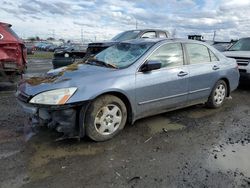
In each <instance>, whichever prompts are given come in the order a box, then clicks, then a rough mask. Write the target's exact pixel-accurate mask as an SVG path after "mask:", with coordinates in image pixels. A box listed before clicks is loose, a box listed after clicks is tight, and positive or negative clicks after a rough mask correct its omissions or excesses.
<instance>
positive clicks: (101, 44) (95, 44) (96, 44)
mask: <svg viewBox="0 0 250 188" xmlns="http://www.w3.org/2000/svg"><path fill="white" fill-rule="evenodd" d="M116 43H119V42H117V41H103V42H93V43H89V45H88V47H108V46H112V45H114V44H116Z"/></svg>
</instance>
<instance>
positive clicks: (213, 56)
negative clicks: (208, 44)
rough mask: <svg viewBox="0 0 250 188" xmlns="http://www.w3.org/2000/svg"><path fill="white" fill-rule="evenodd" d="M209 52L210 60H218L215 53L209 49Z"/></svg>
mask: <svg viewBox="0 0 250 188" xmlns="http://www.w3.org/2000/svg"><path fill="white" fill-rule="evenodd" d="M209 53H210V57H211V61H219V59H218V57H216V55H215V54H214V53H213V52H212V51H211V50H209Z"/></svg>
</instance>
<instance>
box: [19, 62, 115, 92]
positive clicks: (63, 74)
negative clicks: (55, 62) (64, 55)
mask: <svg viewBox="0 0 250 188" xmlns="http://www.w3.org/2000/svg"><path fill="white" fill-rule="evenodd" d="M116 71H118V70H117V69H111V68H106V67H101V66H94V65H87V64H76V63H75V64H72V65H69V66H67V67H61V68H59V69H55V70H52V71H49V72H47V73H46V74H44V75H42V76H38V77H31V78H28V79H26V80H23V81H22V82H21V83H20V84H19V91H20V92H23V93H25V94H26V95H29V96H34V95H36V94H38V93H41V92H44V91H49V90H53V89H59V88H67V87H82V86H83V85H86V84H91V82H95V81H96V80H100V79H105V78H107V77H110V76H111V74H110V73H112V72H116Z"/></svg>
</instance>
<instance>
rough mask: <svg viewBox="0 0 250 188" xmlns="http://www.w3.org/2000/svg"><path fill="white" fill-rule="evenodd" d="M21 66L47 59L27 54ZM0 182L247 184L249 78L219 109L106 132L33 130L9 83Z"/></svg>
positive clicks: (41, 68)
mask: <svg viewBox="0 0 250 188" xmlns="http://www.w3.org/2000/svg"><path fill="white" fill-rule="evenodd" d="M28 67H29V68H28V74H36V73H41V72H45V71H46V70H48V69H50V68H51V67H52V65H51V62H50V61H49V60H39V59H32V60H30V61H29V65H28ZM0 112H1V113H0V187H1V188H10V187H11V188H16V187H23V188H33V187H41V188H44V187H55V188H57V187H58V188H61V187H67V188H71V187H72V188H76V187H77V188H78V187H115V188H117V187H143V188H144V187H150V188H152V187H204V188H205V187H226V188H230V187H250V85H249V82H248V83H243V84H241V86H240V87H239V88H238V89H237V90H236V91H235V92H233V93H232V100H227V101H226V103H225V104H224V106H223V107H222V108H220V109H216V110H212V109H207V108H205V107H204V106H203V105H196V106H192V107H189V108H185V109H182V110H177V111H173V112H168V113H165V114H161V115H158V116H153V117H150V118H145V119H142V120H139V121H137V122H136V123H135V124H134V125H132V126H129V125H128V126H126V127H125V129H124V130H123V131H122V133H121V134H119V135H118V136H117V137H115V138H114V139H112V140H110V141H107V142H101V143H96V142H93V141H91V140H89V139H87V138H85V139H83V140H81V141H80V142H79V141H77V140H74V139H73V140H65V141H60V142H56V141H55V139H56V138H58V134H57V133H55V132H53V131H51V130H48V129H46V128H43V129H40V130H39V132H37V133H36V134H34V133H33V132H31V130H30V128H29V126H28V117H27V116H26V115H25V114H24V112H23V111H22V109H21V108H20V107H19V106H18V104H17V102H16V100H15V96H14V91H1V92H0Z"/></svg>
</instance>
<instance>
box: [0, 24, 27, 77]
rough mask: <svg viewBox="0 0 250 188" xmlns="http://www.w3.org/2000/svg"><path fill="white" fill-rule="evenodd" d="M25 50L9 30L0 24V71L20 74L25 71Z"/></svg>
mask: <svg viewBox="0 0 250 188" xmlns="http://www.w3.org/2000/svg"><path fill="white" fill-rule="evenodd" d="M26 56H27V50H26V48H25V45H24V43H23V41H22V40H21V39H20V38H19V37H18V36H17V34H16V33H15V32H14V31H13V30H12V29H11V25H10V24H7V23H2V22H0V71H2V72H5V73H22V72H24V71H25V69H26Z"/></svg>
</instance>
